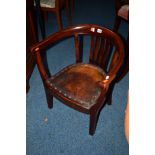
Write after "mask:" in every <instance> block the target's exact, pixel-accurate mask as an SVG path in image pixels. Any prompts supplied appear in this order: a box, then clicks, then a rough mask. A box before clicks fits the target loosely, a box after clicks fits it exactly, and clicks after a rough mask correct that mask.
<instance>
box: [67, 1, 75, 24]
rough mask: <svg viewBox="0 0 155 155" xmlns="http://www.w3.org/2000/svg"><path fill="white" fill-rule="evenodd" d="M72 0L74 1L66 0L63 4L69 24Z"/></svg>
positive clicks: (70, 21) (70, 22)
mask: <svg viewBox="0 0 155 155" xmlns="http://www.w3.org/2000/svg"><path fill="white" fill-rule="evenodd" d="M72 1H74V0H66V6H65V10H66V16H67V18H68V23H69V25H72V9H73V8H72V7H73V2H72Z"/></svg>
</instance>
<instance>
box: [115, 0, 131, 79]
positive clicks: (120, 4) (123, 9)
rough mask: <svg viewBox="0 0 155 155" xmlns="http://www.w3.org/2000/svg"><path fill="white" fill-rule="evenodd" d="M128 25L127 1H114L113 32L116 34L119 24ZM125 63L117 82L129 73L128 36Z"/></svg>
mask: <svg viewBox="0 0 155 155" xmlns="http://www.w3.org/2000/svg"><path fill="white" fill-rule="evenodd" d="M123 21H125V22H127V23H129V0H115V23H114V27H113V31H114V32H118V29H119V27H120V24H121V22H123ZM124 43H125V61H124V64H123V68H122V69H121V73H120V75H119V76H118V79H117V81H118V82H119V81H120V80H121V79H122V78H123V77H124V76H125V75H126V74H127V72H128V71H129V34H128V36H127V39H125V42H124Z"/></svg>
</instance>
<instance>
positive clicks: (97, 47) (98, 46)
mask: <svg viewBox="0 0 155 155" xmlns="http://www.w3.org/2000/svg"><path fill="white" fill-rule="evenodd" d="M100 45H101V38H100V37H96V41H95V47H94V54H93V62H94V63H95V64H97V59H98V55H99V49H100Z"/></svg>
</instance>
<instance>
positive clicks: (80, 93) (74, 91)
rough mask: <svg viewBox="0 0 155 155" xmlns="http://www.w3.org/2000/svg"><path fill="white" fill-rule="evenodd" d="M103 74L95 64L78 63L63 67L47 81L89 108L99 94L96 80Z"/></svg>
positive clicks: (99, 90)
mask: <svg viewBox="0 0 155 155" xmlns="http://www.w3.org/2000/svg"><path fill="white" fill-rule="evenodd" d="M105 76H106V74H105V72H104V71H103V70H102V69H101V68H99V67H97V66H95V65H92V64H82V63H78V64H74V65H70V66H68V67H66V68H64V69H63V70H61V71H60V72H58V73H57V74H56V75H54V76H53V77H52V78H50V79H48V80H47V82H48V83H49V84H50V85H51V86H52V87H54V89H55V90H57V91H58V92H59V93H61V94H62V95H64V96H66V97H67V98H69V99H72V100H74V101H75V102H77V104H80V105H81V106H83V107H85V108H87V109H90V108H91V107H92V106H93V105H94V104H95V103H96V101H97V99H98V97H99V96H100V94H101V88H100V87H99V85H98V82H99V81H102V80H103V79H104V78H105Z"/></svg>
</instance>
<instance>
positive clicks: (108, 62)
mask: <svg viewBox="0 0 155 155" xmlns="http://www.w3.org/2000/svg"><path fill="white" fill-rule="evenodd" d="M88 36H89V37H90V45H88V46H90V57H89V63H82V56H81V51H82V48H81V46H80V45H81V41H82V39H81V38H83V39H84V37H88ZM66 38H72V39H74V43H75V51H76V63H75V64H73V65H69V66H67V67H65V68H64V69H62V70H61V71H59V72H58V73H57V74H55V75H51V76H48V74H47V72H46V70H45V68H44V65H43V62H42V59H41V53H42V52H45V51H46V50H47V47H48V48H49V46H50V45H52V47H53V46H54V45H56V44H57V43H59V44H60V43H61V40H64V39H66ZM71 43H72V42H71ZM50 47H51V46H50ZM44 49H46V50H44ZM31 51H32V52H33V53H34V54H35V57H36V63H37V66H38V69H39V72H40V75H41V78H42V81H43V84H44V88H45V92H46V97H47V103H48V107H49V108H52V107H53V96H54V97H56V98H57V99H59V100H60V101H62V102H63V103H65V104H66V105H68V106H69V107H71V108H73V109H75V110H78V111H80V112H83V113H86V114H89V115H90V126H89V134H90V135H93V134H94V132H95V128H96V124H97V118H98V115H99V112H100V110H101V108H102V107H103V106H104V105H105V104H106V103H108V104H111V103H109V102H110V101H111V94H110V95H109V92H111V86H112V83H113V81H114V80H115V77H116V75H117V72H118V70H119V69H120V66H121V65H122V62H123V60H124V47H123V43H122V40H121V39H120V37H119V36H118V35H117V34H116V33H114V32H112V31H110V30H108V29H106V28H104V27H101V26H97V25H92V24H83V25H77V26H74V27H70V28H68V29H65V30H62V31H59V32H57V33H55V34H53V35H50V36H49V37H48V38H46V39H45V40H43V41H41V42H40V43H38V44H36V45H35V46H34V47H32V49H31ZM62 52H63V51H62ZM51 60H52V59H51ZM106 101H107V102H106Z"/></svg>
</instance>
